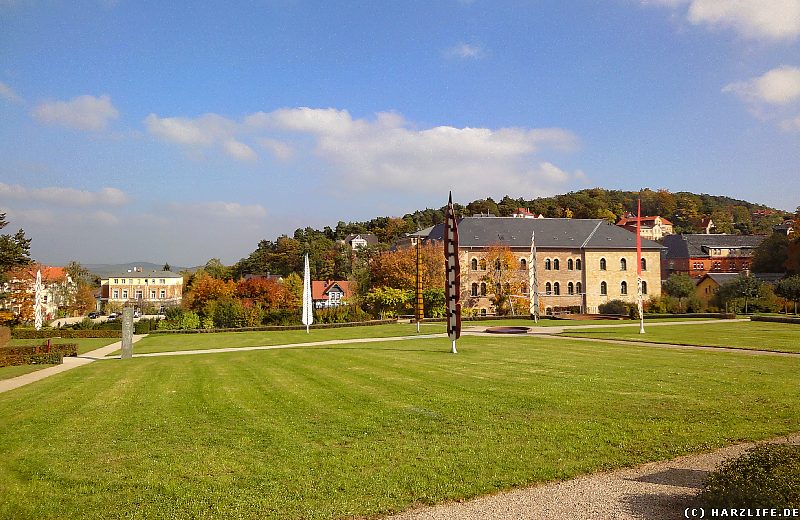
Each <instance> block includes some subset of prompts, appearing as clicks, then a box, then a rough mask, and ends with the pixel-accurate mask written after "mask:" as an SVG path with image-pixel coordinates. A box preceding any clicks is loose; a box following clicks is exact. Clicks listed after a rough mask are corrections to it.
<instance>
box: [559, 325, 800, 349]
mask: <svg viewBox="0 0 800 520" xmlns="http://www.w3.org/2000/svg"><path fill="white" fill-rule="evenodd" d="M562 334H563V335H564V336H570V337H582V338H596V339H621V340H627V341H648V342H651V343H675V344H679V345H698V346H711V347H732V348H741V349H749V350H768V351H773V352H800V326H798V325H794V324H789V323H769V322H759V321H749V322H744V323H707V324H698V325H670V326H668V327H649V328H648V327H647V324H646V323H645V334H639V330H638V329H635V328H628V327H611V328H602V329H596V330H586V329H583V330H575V331H565V332H563V333H562Z"/></svg>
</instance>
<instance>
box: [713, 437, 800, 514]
mask: <svg viewBox="0 0 800 520" xmlns="http://www.w3.org/2000/svg"><path fill="white" fill-rule="evenodd" d="M700 499H701V500H702V501H703V502H704V503H705V504H707V505H708V506H709V507H717V508H778V509H779V510H783V509H784V508H798V507H800V446H797V445H792V444H762V445H760V446H756V447H755V448H751V449H749V450H747V452H746V453H745V454H744V455H742V456H741V457H738V458H736V459H732V460H729V461H726V462H723V463H722V464H720V465H719V466H718V467H717V469H716V470H715V471H714V472H712V473H711V474H709V476H708V477H707V478H706V481H705V484H704V486H703V491H702V493H701V494H700Z"/></svg>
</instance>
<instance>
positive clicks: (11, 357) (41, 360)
mask: <svg viewBox="0 0 800 520" xmlns="http://www.w3.org/2000/svg"><path fill="white" fill-rule="evenodd" d="M77 355H78V345H77V344H75V343H65V344H57V345H56V344H54V345H50V351H49V352H48V351H47V345H22V346H15V347H3V348H0V367H8V366H16V365H42V364H60V363H62V362H63V360H64V356H77Z"/></svg>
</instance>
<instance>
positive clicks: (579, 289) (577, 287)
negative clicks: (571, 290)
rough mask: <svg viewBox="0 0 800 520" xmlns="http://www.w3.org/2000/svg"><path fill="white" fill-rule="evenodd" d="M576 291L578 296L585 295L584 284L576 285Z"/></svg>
mask: <svg viewBox="0 0 800 520" xmlns="http://www.w3.org/2000/svg"><path fill="white" fill-rule="evenodd" d="M575 291H576V292H577V293H578V294H583V284H582V283H581V282H578V283H576V284H575Z"/></svg>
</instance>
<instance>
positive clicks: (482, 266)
mask: <svg viewBox="0 0 800 520" xmlns="http://www.w3.org/2000/svg"><path fill="white" fill-rule="evenodd" d="M485 270H486V259H485V258H481V271H485Z"/></svg>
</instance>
